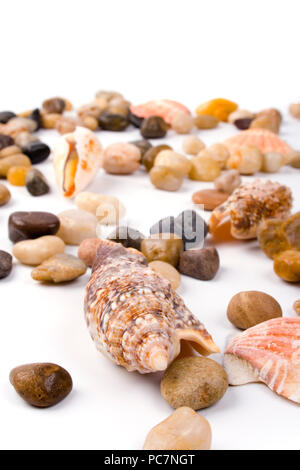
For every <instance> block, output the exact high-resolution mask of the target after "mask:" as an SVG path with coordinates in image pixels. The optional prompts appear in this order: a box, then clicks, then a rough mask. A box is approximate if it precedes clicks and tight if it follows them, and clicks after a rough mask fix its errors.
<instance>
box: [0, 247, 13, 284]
mask: <svg viewBox="0 0 300 470" xmlns="http://www.w3.org/2000/svg"><path fill="white" fill-rule="evenodd" d="M11 270H12V256H11V255H10V254H9V253H6V251H2V250H0V279H4V278H5V277H7V276H8V275H9V274H10V272H11Z"/></svg>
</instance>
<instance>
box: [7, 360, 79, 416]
mask: <svg viewBox="0 0 300 470" xmlns="http://www.w3.org/2000/svg"><path fill="white" fill-rule="evenodd" d="M9 380H10V383H11V384H12V385H13V387H14V389H15V390H16V392H17V393H18V394H19V395H20V397H21V398H23V400H25V401H26V402H27V403H29V405H32V406H36V407H38V408H46V407H49V406H53V405H56V404H57V403H59V402H60V401H62V400H63V399H64V398H66V397H67V396H68V395H69V393H70V392H71V390H72V388H73V383H72V378H71V376H70V374H69V373H68V372H67V371H66V370H65V369H63V368H62V367H60V366H58V365H57V364H50V363H37V364H26V365H23V366H19V367H16V368H15V369H13V370H12V371H11V373H10V375H9Z"/></svg>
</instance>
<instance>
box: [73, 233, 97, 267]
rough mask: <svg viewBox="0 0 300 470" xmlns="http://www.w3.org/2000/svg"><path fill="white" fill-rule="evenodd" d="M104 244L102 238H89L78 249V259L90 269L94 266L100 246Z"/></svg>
mask: <svg viewBox="0 0 300 470" xmlns="http://www.w3.org/2000/svg"><path fill="white" fill-rule="evenodd" d="M101 243H102V240H101V239H100V238H87V239H86V240H83V241H82V242H81V243H80V245H79V248H78V258H80V259H81V260H82V261H83V262H84V263H85V264H86V266H88V267H91V266H92V265H93V262H94V259H95V256H96V253H97V249H98V246H99V245H100V244H101Z"/></svg>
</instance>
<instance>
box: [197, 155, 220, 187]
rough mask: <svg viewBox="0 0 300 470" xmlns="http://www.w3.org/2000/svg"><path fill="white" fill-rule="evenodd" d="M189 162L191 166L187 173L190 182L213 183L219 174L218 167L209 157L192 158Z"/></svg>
mask: <svg viewBox="0 0 300 470" xmlns="http://www.w3.org/2000/svg"><path fill="white" fill-rule="evenodd" d="M200 154H201V152H200ZM190 162H191V164H192V167H191V170H190V172H189V177H190V179H191V180H195V181H214V180H215V179H216V178H218V177H219V176H220V174H221V169H220V166H219V165H218V163H217V162H216V161H215V160H214V159H213V158H212V157H210V156H208V157H206V156H197V157H193V158H192V159H191V160H190Z"/></svg>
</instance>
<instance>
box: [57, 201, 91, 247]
mask: <svg viewBox="0 0 300 470" xmlns="http://www.w3.org/2000/svg"><path fill="white" fill-rule="evenodd" d="M58 218H59V221H60V228H59V231H58V232H57V236H58V237H60V238H62V240H63V241H64V242H65V243H66V244H67V245H80V243H81V242H82V241H83V240H85V239H86V238H96V228H97V224H98V221H97V217H96V216H95V215H93V214H91V213H90V212H87V211H83V210H77V209H70V210H67V211H64V212H61V213H60V214H58Z"/></svg>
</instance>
